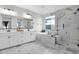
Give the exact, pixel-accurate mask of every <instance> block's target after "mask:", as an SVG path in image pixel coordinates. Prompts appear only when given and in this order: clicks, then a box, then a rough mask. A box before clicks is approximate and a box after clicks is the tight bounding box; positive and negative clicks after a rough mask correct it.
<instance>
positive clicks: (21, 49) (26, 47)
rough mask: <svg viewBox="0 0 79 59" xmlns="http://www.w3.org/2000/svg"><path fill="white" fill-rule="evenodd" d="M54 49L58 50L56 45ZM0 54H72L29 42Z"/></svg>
mask: <svg viewBox="0 0 79 59" xmlns="http://www.w3.org/2000/svg"><path fill="white" fill-rule="evenodd" d="M56 47H58V48H59V46H58V45H56ZM0 54H73V52H71V51H67V50H65V49H59V50H58V49H51V48H46V47H44V46H42V45H41V44H39V43H37V42H35V41H34V42H31V43H28V44H23V45H20V46H16V47H12V48H9V49H5V50H2V51H0Z"/></svg>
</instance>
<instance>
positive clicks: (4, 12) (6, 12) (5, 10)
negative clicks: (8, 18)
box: [1, 8, 16, 16]
mask: <svg viewBox="0 0 79 59" xmlns="http://www.w3.org/2000/svg"><path fill="white" fill-rule="evenodd" d="M1 13H2V14H7V15H13V16H16V12H15V11H14V10H13V9H9V8H2V9H1Z"/></svg>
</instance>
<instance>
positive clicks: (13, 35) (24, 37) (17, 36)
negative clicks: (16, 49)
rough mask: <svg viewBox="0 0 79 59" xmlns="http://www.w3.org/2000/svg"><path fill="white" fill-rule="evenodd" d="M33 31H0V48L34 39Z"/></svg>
mask: <svg viewBox="0 0 79 59" xmlns="http://www.w3.org/2000/svg"><path fill="white" fill-rule="evenodd" d="M35 36H36V35H35V34H33V32H28V31H27V32H6V33H0V49H4V48H8V47H12V46H16V45H19V44H23V43H27V42H30V41H34V40H35Z"/></svg>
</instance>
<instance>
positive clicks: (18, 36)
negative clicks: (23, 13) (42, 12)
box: [0, 14, 35, 49]
mask: <svg viewBox="0 0 79 59" xmlns="http://www.w3.org/2000/svg"><path fill="white" fill-rule="evenodd" d="M31 21H32V19H26V18H22V17H15V16H11V15H5V14H0V49H4V48H8V47H12V46H16V45H19V44H23V43H27V42H30V41H33V40H35V33H34V32H33V31H25V30H26V29H27V30H28V29H29V30H30V28H33V27H32V25H31ZM28 23H29V25H28ZM27 27H28V28H27Z"/></svg>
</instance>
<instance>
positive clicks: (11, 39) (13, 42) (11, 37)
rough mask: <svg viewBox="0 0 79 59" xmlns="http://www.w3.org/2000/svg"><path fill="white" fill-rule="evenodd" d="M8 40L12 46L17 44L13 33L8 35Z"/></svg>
mask: <svg viewBox="0 0 79 59" xmlns="http://www.w3.org/2000/svg"><path fill="white" fill-rule="evenodd" d="M9 37H10V38H9V41H10V46H14V45H17V44H18V39H17V36H15V35H11V36H9Z"/></svg>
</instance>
